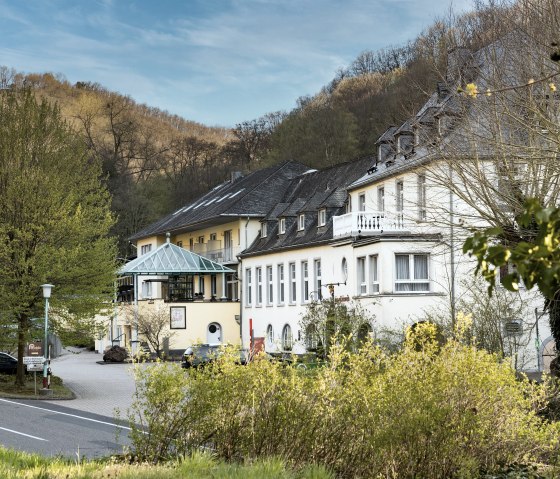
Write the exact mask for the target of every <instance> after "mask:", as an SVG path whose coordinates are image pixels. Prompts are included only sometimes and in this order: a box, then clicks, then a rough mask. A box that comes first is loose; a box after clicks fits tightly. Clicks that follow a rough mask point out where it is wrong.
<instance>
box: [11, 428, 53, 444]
mask: <svg viewBox="0 0 560 479" xmlns="http://www.w3.org/2000/svg"><path fill="white" fill-rule="evenodd" d="M0 429H2V431H8V432H13V433H14V434H19V435H20V436H25V437H30V438H31V439H37V440H38V441H45V442H49V440H48V439H43V438H42V437H37V436H32V435H31V434H25V433H23V432H18V431H14V430H13V429H8V428H6V427H0Z"/></svg>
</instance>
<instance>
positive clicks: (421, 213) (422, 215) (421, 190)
mask: <svg viewBox="0 0 560 479" xmlns="http://www.w3.org/2000/svg"><path fill="white" fill-rule="evenodd" d="M418 219H419V220H420V221H424V220H425V219H426V175H423V174H422V175H418Z"/></svg>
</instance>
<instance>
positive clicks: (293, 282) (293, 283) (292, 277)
mask: <svg viewBox="0 0 560 479" xmlns="http://www.w3.org/2000/svg"><path fill="white" fill-rule="evenodd" d="M288 268H289V274H290V303H292V304H293V303H295V302H296V264H295V263H290V264H289V265H288Z"/></svg>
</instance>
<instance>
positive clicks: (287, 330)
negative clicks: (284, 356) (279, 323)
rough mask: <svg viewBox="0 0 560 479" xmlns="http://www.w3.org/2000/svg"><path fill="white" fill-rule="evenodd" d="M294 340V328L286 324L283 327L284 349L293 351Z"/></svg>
mask: <svg viewBox="0 0 560 479" xmlns="http://www.w3.org/2000/svg"><path fill="white" fill-rule="evenodd" d="M293 342H294V339H293V336H292V328H291V327H290V325H289V324H286V325H285V326H284V328H283V329H282V349H283V350H284V351H291V349H292V346H293Z"/></svg>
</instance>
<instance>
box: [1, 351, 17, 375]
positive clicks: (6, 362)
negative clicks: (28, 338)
mask: <svg viewBox="0 0 560 479" xmlns="http://www.w3.org/2000/svg"><path fill="white" fill-rule="evenodd" d="M17 364H18V362H17V359H16V358H14V357H13V356H11V355H10V354H8V353H0V373H3V374H16V372H17Z"/></svg>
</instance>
